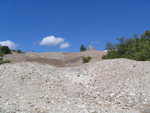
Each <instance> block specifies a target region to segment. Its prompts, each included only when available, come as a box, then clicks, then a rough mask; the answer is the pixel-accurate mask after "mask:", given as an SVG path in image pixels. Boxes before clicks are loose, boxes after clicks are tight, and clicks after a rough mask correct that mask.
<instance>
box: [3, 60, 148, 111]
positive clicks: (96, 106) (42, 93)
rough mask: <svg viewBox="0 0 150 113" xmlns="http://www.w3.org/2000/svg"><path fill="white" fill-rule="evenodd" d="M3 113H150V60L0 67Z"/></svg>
mask: <svg viewBox="0 0 150 113" xmlns="http://www.w3.org/2000/svg"><path fill="white" fill-rule="evenodd" d="M0 112H2V113H17V112H18V113H20V112H22V113H150V62H148V61H147V62H140V61H134V60H128V59H112V60H100V61H97V62H91V63H88V64H84V65H81V66H76V67H55V66H51V65H49V64H46V63H45V64H41V63H37V62H28V61H25V62H17V63H12V64H3V65H0Z"/></svg>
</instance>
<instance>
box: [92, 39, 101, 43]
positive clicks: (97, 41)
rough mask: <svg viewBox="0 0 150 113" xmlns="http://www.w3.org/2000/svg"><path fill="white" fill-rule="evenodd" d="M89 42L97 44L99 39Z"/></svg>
mask: <svg viewBox="0 0 150 113" xmlns="http://www.w3.org/2000/svg"><path fill="white" fill-rule="evenodd" d="M91 43H92V44H99V43H100V41H99V40H96V41H92V42H91Z"/></svg>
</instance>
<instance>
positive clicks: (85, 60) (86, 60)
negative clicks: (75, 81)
mask: <svg viewBox="0 0 150 113" xmlns="http://www.w3.org/2000/svg"><path fill="white" fill-rule="evenodd" d="M91 59H92V57H90V56H88V57H84V56H83V57H82V61H83V63H87V62H89V61H90V60H91Z"/></svg>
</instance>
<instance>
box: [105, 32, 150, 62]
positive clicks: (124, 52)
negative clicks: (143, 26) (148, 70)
mask: <svg viewBox="0 0 150 113" xmlns="http://www.w3.org/2000/svg"><path fill="white" fill-rule="evenodd" d="M117 40H118V41H119V42H120V43H119V44H116V45H114V44H112V43H110V42H108V41H107V43H106V49H107V50H108V53H107V55H104V56H103V59H113V58H128V59H133V60H137V61H150V31H146V32H145V33H143V34H142V35H141V37H140V38H139V37H137V34H136V33H135V34H134V37H133V38H126V39H125V38H124V37H121V38H119V39H117Z"/></svg>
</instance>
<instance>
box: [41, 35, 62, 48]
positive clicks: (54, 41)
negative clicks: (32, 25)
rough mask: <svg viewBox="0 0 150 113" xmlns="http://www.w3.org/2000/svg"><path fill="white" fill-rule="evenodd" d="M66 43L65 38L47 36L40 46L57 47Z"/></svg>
mask: <svg viewBox="0 0 150 113" xmlns="http://www.w3.org/2000/svg"><path fill="white" fill-rule="evenodd" d="M63 42H64V39H63V38H56V37H54V36H47V37H45V38H43V40H42V41H41V42H40V45H45V46H56V45H58V44H61V43H63Z"/></svg>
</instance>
